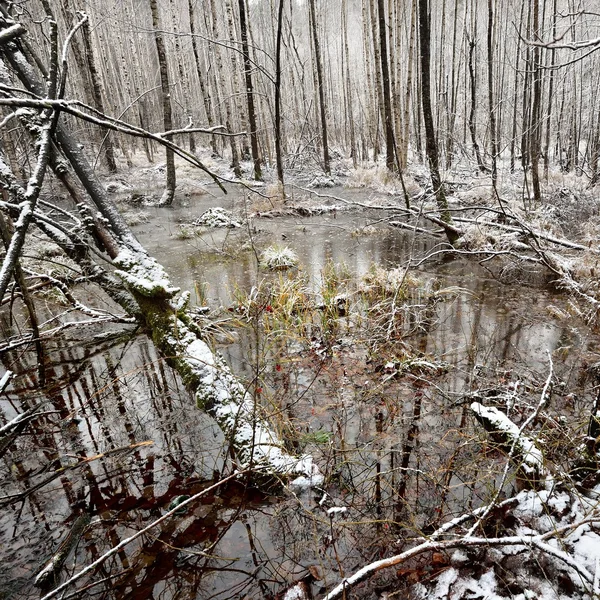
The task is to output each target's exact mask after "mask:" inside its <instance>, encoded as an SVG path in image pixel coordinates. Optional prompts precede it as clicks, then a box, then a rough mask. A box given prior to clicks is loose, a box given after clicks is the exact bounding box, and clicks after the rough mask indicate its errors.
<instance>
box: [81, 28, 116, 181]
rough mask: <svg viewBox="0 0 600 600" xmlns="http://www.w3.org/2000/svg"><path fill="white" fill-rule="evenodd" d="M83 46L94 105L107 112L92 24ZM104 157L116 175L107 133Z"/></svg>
mask: <svg viewBox="0 0 600 600" xmlns="http://www.w3.org/2000/svg"><path fill="white" fill-rule="evenodd" d="M82 33H83V46H84V48H85V58H86V61H87V64H88V69H89V73H90V79H91V80H92V93H93V97H94V105H95V107H96V108H97V109H98V110H99V111H100V112H101V113H104V112H106V111H105V109H104V99H103V97H102V83H101V82H100V74H99V73H98V69H97V67H96V59H95V57H94V48H93V46H92V35H91V31H90V22H89V21H86V22H85V23H84V24H83V27H82ZM102 143H103V145H104V149H105V150H104V157H105V159H106V166H107V167H108V170H109V171H110V172H111V173H116V171H117V163H116V161H115V150H114V146H113V143H112V139H111V137H110V134H109V133H107V134H106V136H105V137H104V139H103V142H102Z"/></svg>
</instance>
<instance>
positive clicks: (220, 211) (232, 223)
mask: <svg viewBox="0 0 600 600" xmlns="http://www.w3.org/2000/svg"><path fill="white" fill-rule="evenodd" d="M193 224H194V225H196V226H203V227H227V228H229V229H234V228H238V227H241V226H242V224H241V223H239V222H238V221H236V220H235V219H234V218H233V215H232V214H231V212H230V211H228V210H225V209H224V208H222V207H221V206H214V207H213V208H209V209H208V210H207V211H205V212H204V213H202V214H201V215H200V216H199V217H198V218H197V219H196V220H195V221H194V223H193Z"/></svg>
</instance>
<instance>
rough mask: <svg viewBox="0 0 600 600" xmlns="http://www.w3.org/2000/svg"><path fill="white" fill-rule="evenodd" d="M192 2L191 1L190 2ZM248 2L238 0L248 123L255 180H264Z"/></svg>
mask: <svg viewBox="0 0 600 600" xmlns="http://www.w3.org/2000/svg"><path fill="white" fill-rule="evenodd" d="M189 1H190V2H191V0H189ZM245 2H246V0H238V4H239V12H240V31H241V36H242V54H243V55H244V77H245V80H246V100H247V102H248V121H249V123H250V147H251V148H252V161H253V163H254V179H255V180H256V181H261V180H262V169H261V159H260V153H259V150H258V133H257V127H256V109H255V107H254V88H253V85H252V64H251V62H250V50H249V48H248V28H247V27H246V4H245Z"/></svg>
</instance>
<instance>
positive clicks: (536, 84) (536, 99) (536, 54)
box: [489, 0, 542, 206]
mask: <svg viewBox="0 0 600 600" xmlns="http://www.w3.org/2000/svg"><path fill="white" fill-rule="evenodd" d="M489 1H491V0H489ZM539 10H540V7H539V2H538V0H533V35H534V39H535V40H537V41H540V31H539V29H540V22H539ZM532 54H533V59H532V60H533V104H532V106H531V125H530V142H529V151H530V158H531V183H532V188H533V199H534V201H535V204H536V206H539V205H540V204H541V201H542V193H541V189H540V172H539V162H540V153H541V119H540V117H541V114H540V112H541V103H542V72H541V65H540V49H539V47H537V46H534V48H533V53H532Z"/></svg>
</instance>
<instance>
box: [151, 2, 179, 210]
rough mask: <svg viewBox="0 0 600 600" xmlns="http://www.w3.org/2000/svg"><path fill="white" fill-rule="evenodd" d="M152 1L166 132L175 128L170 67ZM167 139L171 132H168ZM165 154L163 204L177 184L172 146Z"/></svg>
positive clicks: (168, 199) (171, 199)
mask: <svg viewBox="0 0 600 600" xmlns="http://www.w3.org/2000/svg"><path fill="white" fill-rule="evenodd" d="M149 1H150V10H151V11H152V26H153V28H154V41H155V43H156V53H157V54H158V66H159V70H160V85H161V94H162V109H163V124H164V128H165V132H170V131H172V130H173V113H172V109H171V87H170V83H169V67H168V65H167V53H166V51H165V43H164V40H163V35H162V32H161V24H160V17H159V14H158V4H157V2H156V0H149ZM166 137H167V139H170V137H171V134H170V133H166ZM165 155H166V159H167V181H166V186H165V191H164V192H163V195H162V198H161V200H160V203H161V204H167V205H168V204H171V203H172V202H173V198H174V196H175V186H176V185H177V180H176V175H175V154H174V152H173V150H172V149H171V148H166V150H165Z"/></svg>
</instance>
